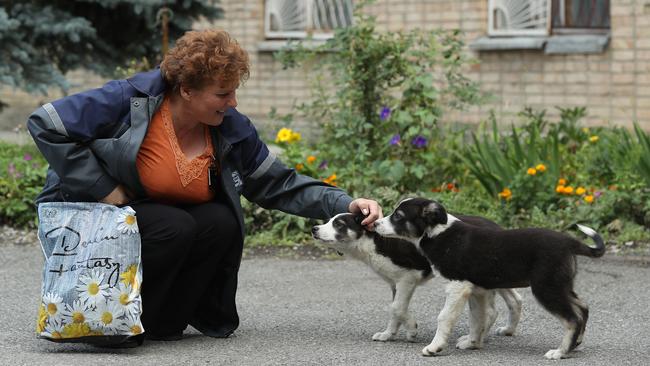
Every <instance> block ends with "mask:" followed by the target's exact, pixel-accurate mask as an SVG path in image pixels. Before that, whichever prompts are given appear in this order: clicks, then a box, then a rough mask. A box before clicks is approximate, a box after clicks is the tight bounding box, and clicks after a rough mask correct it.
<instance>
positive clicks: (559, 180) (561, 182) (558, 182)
mask: <svg viewBox="0 0 650 366" xmlns="http://www.w3.org/2000/svg"><path fill="white" fill-rule="evenodd" d="M557 184H559V185H561V186H565V185H566V179H564V178H560V179H558V181H557Z"/></svg>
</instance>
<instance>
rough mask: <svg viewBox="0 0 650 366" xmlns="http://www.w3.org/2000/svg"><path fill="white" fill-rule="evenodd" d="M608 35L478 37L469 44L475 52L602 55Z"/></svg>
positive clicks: (607, 41)
mask: <svg viewBox="0 0 650 366" xmlns="http://www.w3.org/2000/svg"><path fill="white" fill-rule="evenodd" d="M609 39H610V35H609V34H580V35H553V36H549V37H480V38H478V39H476V40H474V41H472V42H471V43H470V44H469V47H470V49H472V50H475V51H507V50H544V53H546V54H571V53H602V52H605V48H607V45H608V43H609Z"/></svg>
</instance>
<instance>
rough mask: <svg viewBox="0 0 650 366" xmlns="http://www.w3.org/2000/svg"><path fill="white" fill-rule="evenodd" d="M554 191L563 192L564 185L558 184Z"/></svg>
mask: <svg viewBox="0 0 650 366" xmlns="http://www.w3.org/2000/svg"><path fill="white" fill-rule="evenodd" d="M555 192H557V193H564V186H561V185H559V186H557V187H555Z"/></svg>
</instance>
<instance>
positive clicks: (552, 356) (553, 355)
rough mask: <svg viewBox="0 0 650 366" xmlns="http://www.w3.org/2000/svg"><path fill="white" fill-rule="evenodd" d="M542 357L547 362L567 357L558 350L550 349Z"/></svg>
mask: <svg viewBox="0 0 650 366" xmlns="http://www.w3.org/2000/svg"><path fill="white" fill-rule="evenodd" d="M544 357H546V358H548V359H549V360H559V359H561V358H567V355H566V354H564V353H562V351H561V350H559V349H552V350H550V351H548V352H546V354H545V355H544Z"/></svg>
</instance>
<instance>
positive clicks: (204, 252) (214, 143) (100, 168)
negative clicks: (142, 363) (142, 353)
mask: <svg viewBox="0 0 650 366" xmlns="http://www.w3.org/2000/svg"><path fill="white" fill-rule="evenodd" d="M248 76H249V63H248V55H247V54H246V52H245V51H244V50H243V49H242V48H241V47H240V46H239V45H238V44H237V42H236V41H235V40H233V39H231V38H230V36H229V35H228V33H226V32H224V31H215V30H206V31H192V32H187V33H186V34H185V35H184V36H183V37H182V38H180V39H179V40H178V41H177V43H176V46H175V47H174V48H173V49H171V50H170V51H169V52H168V54H167V55H165V58H164V60H163V62H162V64H161V65H160V69H156V70H154V71H151V72H145V73H140V74H137V75H135V76H133V77H132V78H130V79H128V80H115V81H111V82H109V83H107V84H106V85H104V86H103V87H102V88H100V89H95V90H90V91H86V92H83V93H80V94H76V95H72V96H69V97H65V98H63V99H60V100H57V101H54V102H52V103H48V104H46V105H44V106H43V107H41V108H39V109H38V110H36V111H35V112H34V113H33V114H32V115H31V116H30V118H29V121H28V128H29V131H30V133H31V134H32V136H33V138H34V140H35V141H36V144H37V145H38V147H39V149H40V150H41V152H42V153H43V155H44V156H45V157H46V159H47V160H48V162H49V163H50V169H49V170H48V175H47V182H46V185H45V188H44V190H43V192H42V193H41V195H40V196H39V197H38V199H37V202H38V203H40V202H47V201H88V202H97V201H98V202H103V203H108V204H112V205H124V204H128V205H130V206H131V207H133V209H135V211H136V213H137V217H138V226H139V230H140V235H141V240H142V266H143V276H144V278H143V286H142V298H143V305H144V309H145V311H144V312H143V315H142V322H143V325H144V329H145V335H146V336H147V337H148V338H150V339H157V340H177V339H180V338H181V337H182V334H183V330H184V329H185V328H186V327H187V325H192V326H193V327H195V328H196V329H198V330H199V331H201V332H202V333H203V334H205V335H208V336H212V337H227V336H229V335H230V334H232V333H233V331H234V330H235V329H236V328H237V326H238V325H239V318H238V315H237V310H236V306H235V292H236V288H237V272H238V270H239V264H240V260H241V254H242V245H243V238H244V219H243V216H242V208H241V205H240V195H243V196H244V197H246V199H248V200H250V201H252V202H255V203H257V204H259V205H261V206H262V207H265V208H274V209H280V210H282V211H285V212H288V213H292V214H296V215H300V216H304V217H312V218H319V219H327V218H330V217H332V216H333V215H335V214H337V213H340V212H346V211H349V212H359V213H363V214H364V215H366V216H367V217H366V218H365V220H364V222H363V224H364V225H369V224H371V223H372V222H373V221H374V220H376V219H377V218H379V217H381V215H382V212H381V208H380V207H379V205H378V204H377V203H376V202H375V201H372V200H367V199H363V198H360V199H356V200H353V199H352V198H350V197H349V196H348V195H347V194H346V193H345V192H344V191H342V190H341V189H338V188H336V187H332V186H329V185H327V184H325V183H323V182H320V181H317V180H314V179H312V178H309V177H306V176H302V175H299V174H297V173H296V172H295V171H294V170H293V169H288V168H287V167H286V166H284V165H283V164H282V163H281V162H280V161H279V160H278V159H276V158H275V156H274V155H273V154H271V153H270V152H269V150H268V148H267V147H266V145H265V144H264V143H263V142H262V141H261V140H260V139H259V137H258V135H257V132H256V130H255V128H254V127H253V125H252V124H251V122H250V121H249V119H248V118H247V117H246V116H244V115H242V114H240V113H239V112H238V111H237V110H236V109H235V108H236V107H237V98H236V90H237V88H238V87H239V84H240V82H241V81H244V80H246V79H247V78H248ZM139 343H141V340H139V342H138V344H139Z"/></svg>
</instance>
